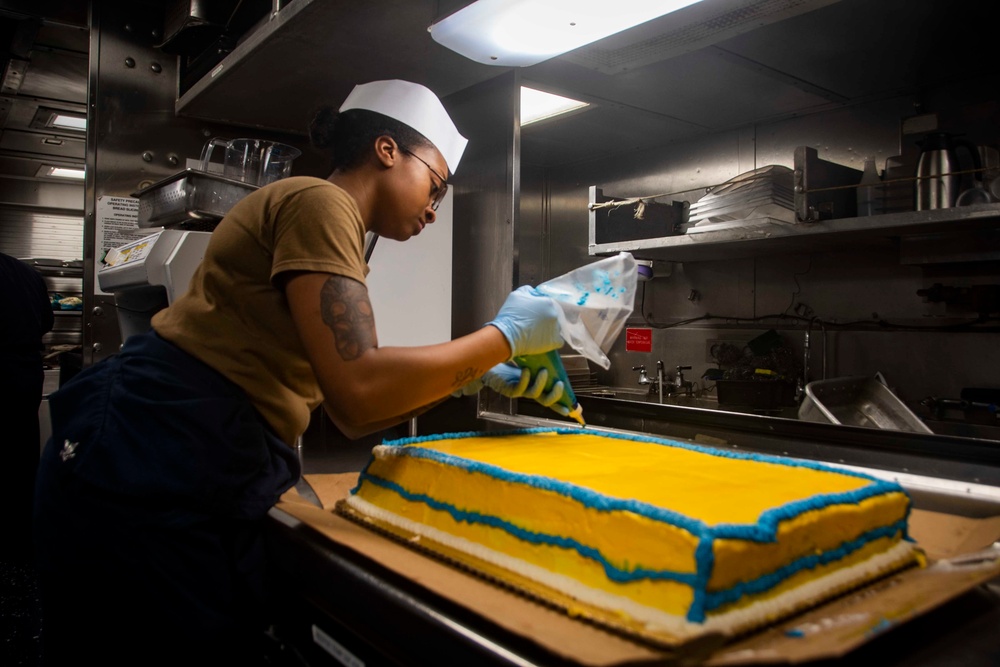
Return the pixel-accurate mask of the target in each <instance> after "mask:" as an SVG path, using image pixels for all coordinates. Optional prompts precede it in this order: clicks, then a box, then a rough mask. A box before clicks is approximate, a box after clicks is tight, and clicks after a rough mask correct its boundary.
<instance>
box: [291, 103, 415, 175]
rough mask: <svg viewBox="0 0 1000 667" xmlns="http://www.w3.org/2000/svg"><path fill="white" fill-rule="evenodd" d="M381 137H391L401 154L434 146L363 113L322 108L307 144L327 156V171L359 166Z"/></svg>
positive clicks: (403, 127) (390, 120)
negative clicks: (324, 152) (401, 150)
mask: <svg viewBox="0 0 1000 667" xmlns="http://www.w3.org/2000/svg"><path fill="white" fill-rule="evenodd" d="M381 136H389V137H392V139H393V141H395V142H396V144H397V145H398V146H399V147H400V148H401V149H403V150H410V149H411V148H413V147H417V146H431V147H433V145H434V144H433V143H431V141H430V140H428V139H427V137H425V136H424V135H422V134H420V133H419V132H417V131H416V130H414V129H413V128H412V127H410V126H409V125H406V124H404V123H401V122H399V121H398V120H396V119H395V118H390V117H389V116H386V115H384V114H380V113H378V112H375V111H369V110H367V109H348V110H346V111H343V112H338V111H337V110H336V109H334V108H333V107H322V108H320V109H319V110H318V111H317V112H316V114H315V115H314V116H313V120H312V122H311V123H310V125H309V140H310V142H312V145H313V146H315V147H316V148H319V149H321V150H324V151H326V152H327V153H328V155H329V156H330V168H331V170H336V169H350V168H352V167H357V166H359V165H361V164H363V163H364V161H365V160H366V159H368V155H369V152H370V151H371V149H372V145H373V144H374V143H375V140H376V139H378V138H379V137H381Z"/></svg>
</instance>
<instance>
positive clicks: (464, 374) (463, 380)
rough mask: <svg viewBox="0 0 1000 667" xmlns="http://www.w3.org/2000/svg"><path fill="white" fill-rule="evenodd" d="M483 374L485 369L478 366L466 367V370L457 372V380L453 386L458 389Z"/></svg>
mask: <svg viewBox="0 0 1000 667" xmlns="http://www.w3.org/2000/svg"><path fill="white" fill-rule="evenodd" d="M482 374H483V371H481V370H479V369H478V368H466V369H465V370H464V371H459V372H458V373H456V374H455V382H454V384H453V385H452V386H453V387H455V388H456V389H457V388H459V387H464V386H465V385H467V384H469V383H470V382H472V381H473V380H475V379H476V378H477V377H479V376H480V375H482Z"/></svg>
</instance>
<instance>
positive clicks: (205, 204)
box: [132, 169, 258, 230]
mask: <svg viewBox="0 0 1000 667" xmlns="http://www.w3.org/2000/svg"><path fill="white" fill-rule="evenodd" d="M257 189H258V186H256V185H251V184H249V183H244V182H242V181H237V180H233V179H231V178H225V177H223V176H220V175H218V174H213V173H209V172H207V171H201V170H198V169H185V170H184V171H181V172H178V173H176V174H174V175H173V176H168V177H167V178H165V179H163V180H162V181H158V182H156V183H153V184H152V185H150V186H148V187H145V188H143V189H141V190H139V191H137V192H133V193H132V196H133V197H136V198H137V199H138V200H139V218H138V221H137V224H138V226H139V228H140V229H145V228H149V227H180V228H182V229H196V230H197V229H201V230H204V229H209V230H210V229H214V227H215V225H216V224H217V223H218V222H219V220H221V219H222V218H223V216H225V215H226V213H228V212H229V209H231V208H232V207H233V206H235V205H236V202H238V201H240V200H241V199H243V198H244V197H246V196H247V195H248V194H250V193H251V192H253V191H254V190H257Z"/></svg>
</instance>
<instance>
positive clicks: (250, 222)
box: [153, 176, 368, 445]
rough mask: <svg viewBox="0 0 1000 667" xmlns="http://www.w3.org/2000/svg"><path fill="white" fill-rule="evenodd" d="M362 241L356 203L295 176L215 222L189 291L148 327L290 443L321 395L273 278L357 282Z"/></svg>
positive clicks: (361, 275)
mask: <svg viewBox="0 0 1000 667" xmlns="http://www.w3.org/2000/svg"><path fill="white" fill-rule="evenodd" d="M364 241H365V227H364V222H363V221H362V219H361V212H360V211H359V210H358V207H357V204H356V202H355V201H354V199H353V198H352V197H351V196H350V195H348V194H347V193H346V192H345V191H344V190H342V189H341V188H339V187H337V186H336V185H334V184H332V183H330V182H329V181H325V180H322V179H319V178H311V177H305V176H301V177H294V178H286V179H283V180H281V181H278V182H277V183H273V184H271V185H268V186H266V187H263V188H261V189H260V190H257V191H256V192H254V193H252V194H250V195H248V196H247V197H245V198H244V199H243V200H241V201H240V202H239V203H238V204H236V206H234V207H233V208H232V210H230V212H229V213H228V214H227V215H226V217H225V218H224V219H223V220H222V222H220V223H219V225H218V227H216V229H215V231H214V232H213V233H212V238H211V240H210V241H209V244H208V249H207V250H206V251H205V259H204V260H202V263H201V265H200V266H199V267H198V269H197V271H196V272H195V274H194V277H193V278H192V279H191V286H190V288H189V289H188V291H187V292H186V293H185V294H184V295H183V296H182V297H181V298H179V299H177V301H175V302H174V303H173V304H171V305H170V307H169V308H167V309H165V310H162V311H160V312H159V313H157V314H156V315H155V316H154V317H153V328H154V329H155V330H156V332H157V333H158V334H160V335H161V336H163V337H164V338H166V339H167V340H169V341H170V342H172V343H174V344H175V345H177V346H178V347H180V348H181V349H182V350H184V351H186V352H187V353H189V354H191V355H193V356H194V357H196V358H198V359H200V360H201V361H203V362H205V363H206V364H208V365H209V366H211V367H213V368H214V369H216V370H217V371H219V372H220V373H222V374H223V375H225V376H226V377H227V378H229V379H230V380H232V381H233V382H234V383H236V384H237V385H239V386H240V387H242V388H243V389H244V391H246V393H247V394H248V395H249V397H250V399H251V400H252V401H253V403H254V405H255V406H256V408H257V410H258V411H259V412H260V413H261V414H262V415H263V416H264V418H265V419H266V420H267V422H268V424H269V425H270V426H271V428H273V429H274V431H275V433H276V434H277V435H278V437H280V438H281V439H282V440H283V441H284V442H286V443H287V444H290V445H291V444H294V442H295V439H296V438H297V437H298V436H299V435H301V434H302V433H303V432H304V431H305V429H306V427H307V426H308V425H309V415H310V413H311V412H312V411H313V410H314V409H315V408H316V407H317V406H318V405H320V403H322V400H323V395H322V393H321V391H320V388H319V384H318V383H317V381H316V376H315V375H314V374H313V370H312V367H311V366H310V365H309V361H308V359H307V357H306V352H305V348H304V347H303V346H302V342H301V341H300V339H299V335H298V332H297V331H296V328H295V325H294V323H293V322H292V317H291V312H290V311H289V308H288V301H287V300H286V299H285V295H284V292H282V291H281V290H279V289H277V288H276V287H275V278H276V277H277V276H278V275H279V274H281V273H283V272H285V271H317V272H322V273H331V274H337V275H342V276H346V277H348V278H353V279H355V280H357V281H359V282H361V283H364V281H365V276H366V275H367V274H368V266H367V264H366V263H365V261H364Z"/></svg>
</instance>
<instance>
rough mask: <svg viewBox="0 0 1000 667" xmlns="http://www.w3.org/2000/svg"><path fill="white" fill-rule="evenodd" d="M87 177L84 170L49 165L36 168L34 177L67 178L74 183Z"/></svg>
mask: <svg viewBox="0 0 1000 667" xmlns="http://www.w3.org/2000/svg"><path fill="white" fill-rule="evenodd" d="M86 175H87V172H86V171H85V170H84V169H80V168H74V167H56V166H54V165H51V164H43V165H42V166H41V167H39V168H38V172H37V173H36V174H35V176H39V177H42V178H68V179H71V180H74V181H82V180H83V179H84V178H85V177H86Z"/></svg>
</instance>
